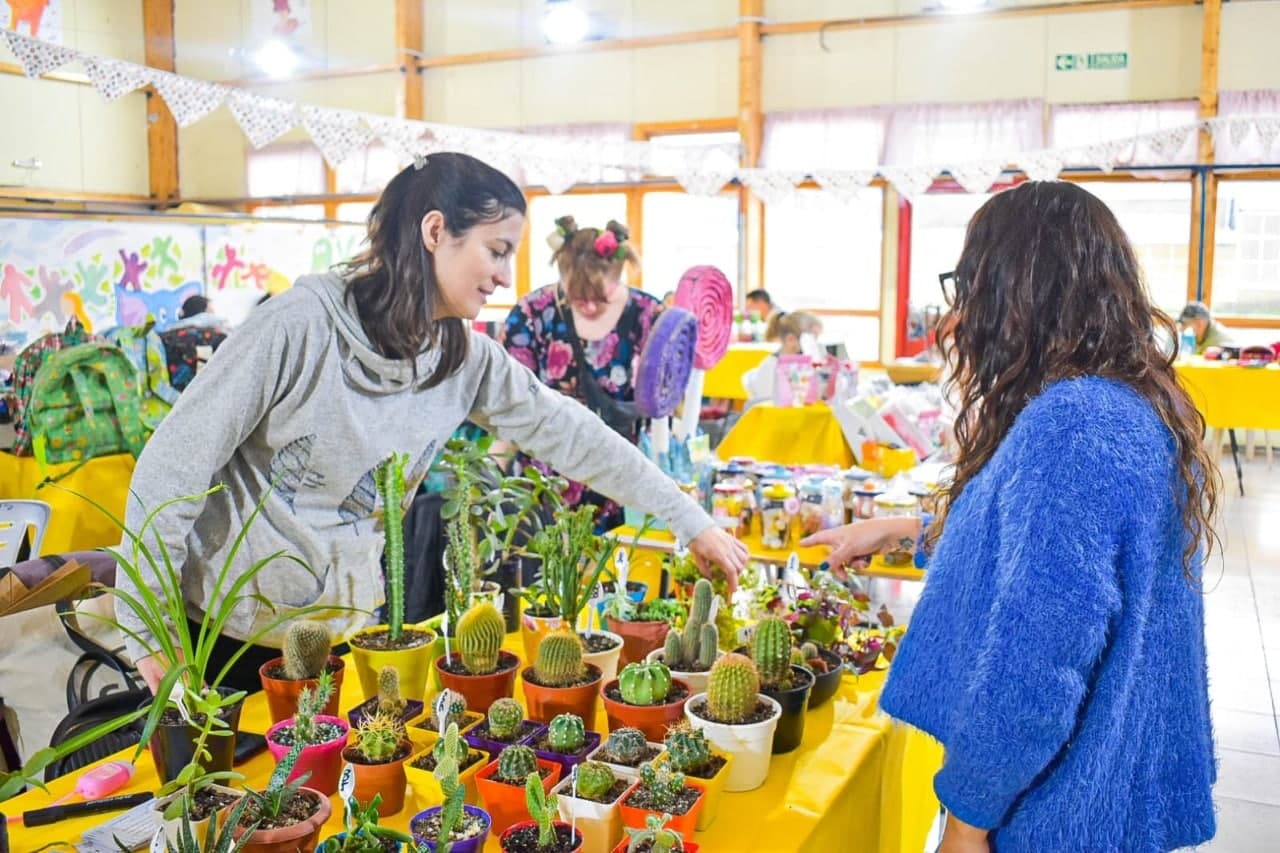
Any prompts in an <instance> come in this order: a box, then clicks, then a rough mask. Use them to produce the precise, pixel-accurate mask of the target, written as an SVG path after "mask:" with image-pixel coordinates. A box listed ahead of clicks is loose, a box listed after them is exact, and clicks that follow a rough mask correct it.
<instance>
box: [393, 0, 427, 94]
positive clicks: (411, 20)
mask: <svg viewBox="0 0 1280 853" xmlns="http://www.w3.org/2000/svg"><path fill="white" fill-rule="evenodd" d="M422 3H423V0H396V59H397V61H398V62H399V63H400V92H399V93H398V94H397V96H396V115H397V116H399V117H400V118H410V119H418V120H421V119H422V118H423V116H424V114H423V109H424V107H423V96H422V71H421V69H420V68H419V67H418V59H419V57H418V56H416V55H415V53H421V51H422V46H423V38H422ZM410 51H413V52H410Z"/></svg>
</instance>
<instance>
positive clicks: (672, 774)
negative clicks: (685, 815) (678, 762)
mask: <svg viewBox="0 0 1280 853" xmlns="http://www.w3.org/2000/svg"><path fill="white" fill-rule="evenodd" d="M640 787H641V788H643V789H644V791H645V794H647V795H648V799H649V803H648V806H647V808H650V809H652V810H653V811H655V812H665V811H670V810H671V807H672V806H673V805H675V802H676V798H677V797H679V796H680V792H681V791H683V790H684V774H683V773H681V772H679V771H678V770H673V769H671V766H670V765H669V764H665V763H664V764H656V765H655V764H654V763H653V762H652V761H650V762H649V763H647V764H641V765H640Z"/></svg>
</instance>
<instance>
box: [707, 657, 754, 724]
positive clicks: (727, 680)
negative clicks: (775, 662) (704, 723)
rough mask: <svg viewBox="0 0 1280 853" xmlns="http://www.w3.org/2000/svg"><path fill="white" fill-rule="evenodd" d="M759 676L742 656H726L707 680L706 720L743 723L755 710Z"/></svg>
mask: <svg viewBox="0 0 1280 853" xmlns="http://www.w3.org/2000/svg"><path fill="white" fill-rule="evenodd" d="M759 692H760V674H759V673H758V672H756V665H755V663H753V662H752V660H751V658H749V657H746V656H745V655H738V654H727V655H725V656H724V657H722V658H720V660H718V661H716V663H715V666H713V667H711V674H710V675H708V676H707V716H708V717H710V718H711V719H712V720H713V721H714V722H717V723H725V724H728V725H734V724H738V723H745V722H746V721H747V719H748V718H749V717H750V716H751V714H752V713H753V712H754V711H755V709H756V702H757V701H758V698H757V694H759Z"/></svg>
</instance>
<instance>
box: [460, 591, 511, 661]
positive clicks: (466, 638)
mask: <svg viewBox="0 0 1280 853" xmlns="http://www.w3.org/2000/svg"><path fill="white" fill-rule="evenodd" d="M506 630H507V627H506V622H505V621H504V620H503V618H502V614H501V613H499V612H498V608H496V607H494V606H493V603H492V602H490V601H479V602H477V603H476V604H474V605H472V607H471V609H469V610H468V611H467V612H466V613H464V614H462V618H461V619H459V620H458V627H457V635H458V651H459V653H461V655H462V665H463V666H464V667H465V668H466V670H467V672H469V673H471V674H472V675H489V674H491V673H493V672H496V671H497V670H498V652H499V651H500V650H501V648H502V639H503V637H504V636H505V634H506Z"/></svg>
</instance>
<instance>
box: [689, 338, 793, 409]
mask: <svg viewBox="0 0 1280 853" xmlns="http://www.w3.org/2000/svg"><path fill="white" fill-rule="evenodd" d="M777 350H778V345H777V344H733V345H732V346H730V347H729V350H728V352H726V353H725V354H724V358H722V359H720V361H719V362H717V363H716V366H715V367H713V368H711V369H710V370H708V371H707V377H706V380H705V384H704V385H703V386H702V395H703V396H704V397H711V398H713V399H721V400H746V399H747V389H746V388H744V387H742V375H743V374H744V373H746V372H747V371H748V370H752V369H754V368H756V367H758V366H759V365H760V362H762V361H764V360H765V358H767V357H768V355H769V354H770V353H772V352H777Z"/></svg>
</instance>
